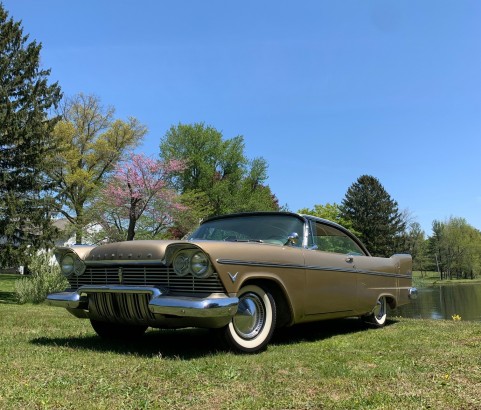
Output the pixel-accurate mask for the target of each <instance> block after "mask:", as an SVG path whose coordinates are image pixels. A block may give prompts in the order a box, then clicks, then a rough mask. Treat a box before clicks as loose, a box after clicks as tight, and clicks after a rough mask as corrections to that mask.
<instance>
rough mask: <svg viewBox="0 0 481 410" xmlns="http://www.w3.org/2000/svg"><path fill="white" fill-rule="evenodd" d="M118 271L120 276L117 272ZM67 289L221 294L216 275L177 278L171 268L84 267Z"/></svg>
mask: <svg viewBox="0 0 481 410" xmlns="http://www.w3.org/2000/svg"><path fill="white" fill-rule="evenodd" d="M120 269H121V274H119V270H120ZM68 280H69V283H70V287H71V288H72V289H77V288H79V287H80V286H83V285H120V284H122V285H131V286H157V287H163V288H167V289H169V290H170V291H172V292H182V293H218V292H225V289H224V287H223V286H222V283H221V281H220V279H219V276H218V274H217V273H214V274H213V275H212V276H210V277H209V278H206V279H198V278H195V277H193V276H191V275H187V276H184V277H179V276H177V275H176V274H175V273H174V270H173V269H172V267H171V266H164V265H144V266H139V265H132V266H129V265H108V266H87V269H86V270H85V273H84V274H83V275H81V276H75V275H72V276H70V277H69V278H68Z"/></svg>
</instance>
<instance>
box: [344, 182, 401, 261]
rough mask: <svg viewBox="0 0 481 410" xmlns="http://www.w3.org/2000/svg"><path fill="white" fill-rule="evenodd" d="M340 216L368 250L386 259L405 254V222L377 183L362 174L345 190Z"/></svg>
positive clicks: (395, 203) (396, 206) (391, 200)
mask: <svg viewBox="0 0 481 410" xmlns="http://www.w3.org/2000/svg"><path fill="white" fill-rule="evenodd" d="M341 210H342V212H341V216H342V218H344V219H347V220H348V221H350V222H351V224H352V228H353V229H354V230H355V231H356V232H358V233H359V237H360V239H361V240H362V241H363V242H364V244H365V245H366V247H367V248H368V249H369V251H370V252H371V253H372V254H373V255H375V256H384V257H388V256H390V255H392V254H393V253H396V252H399V251H405V244H404V241H405V230H406V222H405V221H404V219H403V214H402V213H401V212H399V209H398V204H397V202H396V201H394V200H393V199H392V198H391V196H390V195H389V194H388V193H387V191H386V190H385V189H384V187H383V186H382V185H381V183H380V182H379V180H378V179H377V178H375V177H373V176H370V175H362V176H361V177H359V178H358V179H357V181H356V182H355V183H353V184H352V185H351V186H350V187H349V188H348V190H347V192H346V195H345V197H344V199H343V201H342V204H341Z"/></svg>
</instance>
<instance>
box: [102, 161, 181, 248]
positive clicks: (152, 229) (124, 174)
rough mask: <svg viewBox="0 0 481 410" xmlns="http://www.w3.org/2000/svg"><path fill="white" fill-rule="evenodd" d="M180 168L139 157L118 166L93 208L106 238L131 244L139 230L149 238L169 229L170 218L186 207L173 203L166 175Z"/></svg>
mask: <svg viewBox="0 0 481 410" xmlns="http://www.w3.org/2000/svg"><path fill="white" fill-rule="evenodd" d="M183 168H184V165H183V164H182V163H181V162H179V161H175V160H173V161H170V162H168V163H163V162H161V161H159V160H152V159H150V158H147V157H146V156H145V155H139V154H132V155H131V157H130V160H128V161H123V162H121V163H119V164H118V165H117V167H116V169H115V172H114V174H113V175H112V177H111V178H110V180H109V182H108V183H107V184H106V186H105V187H104V188H103V189H102V191H101V194H100V199H99V200H98V201H97V203H96V205H95V207H94V208H95V209H96V210H97V215H98V217H97V219H96V220H97V221H98V223H99V224H100V225H101V226H102V228H103V230H104V233H105V234H106V235H107V237H108V238H109V239H110V240H114V241H118V240H127V241H131V240H133V239H134V237H135V235H136V232H137V228H139V230H140V236H141V237H142V238H144V239H145V238H149V239H151V238H155V237H157V236H158V235H159V234H162V233H164V232H165V231H166V230H167V229H168V228H170V227H171V226H172V223H173V215H174V214H175V213H176V212H179V211H185V210H186V207H184V206H182V205H181V204H179V203H178V202H177V201H176V199H177V194H176V192H175V191H174V190H173V189H171V188H170V187H169V183H168V180H169V175H170V174H171V173H173V172H180V171H182V170H183Z"/></svg>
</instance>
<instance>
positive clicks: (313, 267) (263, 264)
mask: <svg viewBox="0 0 481 410" xmlns="http://www.w3.org/2000/svg"><path fill="white" fill-rule="evenodd" d="M217 262H218V263H220V264H222V265H241V266H256V267H263V268H279V269H305V270H318V271H329V272H347V273H359V274H361V275H374V276H388V277H392V278H407V279H410V278H411V275H403V274H400V273H389V272H375V271H367V270H359V269H341V268H336V267H333V266H317V265H297V264H288V263H274V262H256V261H243V260H234V259H217Z"/></svg>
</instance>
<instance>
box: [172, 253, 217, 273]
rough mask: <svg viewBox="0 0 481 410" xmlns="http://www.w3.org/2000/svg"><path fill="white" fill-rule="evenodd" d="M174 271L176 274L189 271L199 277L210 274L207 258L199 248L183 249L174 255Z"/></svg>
mask: <svg viewBox="0 0 481 410" xmlns="http://www.w3.org/2000/svg"><path fill="white" fill-rule="evenodd" d="M173 266H174V272H175V273H176V275H178V276H186V275H188V274H189V273H190V274H191V275H192V276H194V277H196V278H199V279H203V278H208V277H209V276H210V275H211V274H212V269H211V266H210V262H209V258H208V257H207V255H206V254H205V253H204V252H202V251H199V250H192V249H184V250H181V251H179V252H177V254H176V255H175V256H174V262H173Z"/></svg>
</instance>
